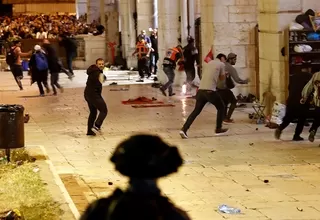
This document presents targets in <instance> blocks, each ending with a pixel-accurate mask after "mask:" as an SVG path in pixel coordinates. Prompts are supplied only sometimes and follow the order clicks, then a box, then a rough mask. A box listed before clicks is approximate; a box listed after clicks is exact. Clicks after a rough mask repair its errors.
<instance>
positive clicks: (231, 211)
mask: <svg viewBox="0 0 320 220" xmlns="http://www.w3.org/2000/svg"><path fill="white" fill-rule="evenodd" d="M218 209H219V211H220V212H221V213H226V214H239V213H241V210H240V209H237V208H233V207H230V206H228V205H220V206H219V207H218Z"/></svg>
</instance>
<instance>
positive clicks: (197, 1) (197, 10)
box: [193, 0, 201, 19]
mask: <svg viewBox="0 0 320 220" xmlns="http://www.w3.org/2000/svg"><path fill="white" fill-rule="evenodd" d="M193 4H194V16H195V19H197V18H199V17H200V16H201V0H194V3H193Z"/></svg>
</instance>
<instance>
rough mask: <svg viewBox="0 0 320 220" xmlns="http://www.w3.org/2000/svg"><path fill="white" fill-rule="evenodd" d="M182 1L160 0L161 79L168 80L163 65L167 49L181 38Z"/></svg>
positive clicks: (159, 45)
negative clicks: (180, 17)
mask: <svg viewBox="0 0 320 220" xmlns="http://www.w3.org/2000/svg"><path fill="white" fill-rule="evenodd" d="M179 16H180V1H178V0H175V1H173V0H160V1H158V22H159V27H158V47H159V62H158V67H159V68H158V69H159V71H158V78H159V80H160V81H166V80H167V79H166V77H165V76H164V74H163V71H162V68H161V65H162V62H163V58H164V55H165V52H166V51H167V49H169V48H171V47H175V46H177V45H178V38H180V22H179Z"/></svg>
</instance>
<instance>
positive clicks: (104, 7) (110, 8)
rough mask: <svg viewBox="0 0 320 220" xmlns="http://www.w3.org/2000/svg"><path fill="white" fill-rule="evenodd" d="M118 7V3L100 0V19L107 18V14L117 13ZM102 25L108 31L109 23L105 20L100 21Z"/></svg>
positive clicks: (112, 0)
mask: <svg viewBox="0 0 320 220" xmlns="http://www.w3.org/2000/svg"><path fill="white" fill-rule="evenodd" d="M117 11H118V7H117V3H116V2H115V1H114V0H100V17H101V18H105V16H106V13H109V12H117ZM100 24H101V25H103V26H104V27H105V28H106V29H107V28H108V27H107V23H106V20H105V19H101V20H100Z"/></svg>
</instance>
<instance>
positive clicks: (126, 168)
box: [110, 134, 183, 179]
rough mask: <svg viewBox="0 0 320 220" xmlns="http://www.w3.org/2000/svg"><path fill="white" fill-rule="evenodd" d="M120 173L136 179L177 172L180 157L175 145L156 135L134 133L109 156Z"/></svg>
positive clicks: (180, 160)
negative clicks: (170, 144)
mask: <svg viewBox="0 0 320 220" xmlns="http://www.w3.org/2000/svg"><path fill="white" fill-rule="evenodd" d="M110 160H111V162H112V163H114V164H115V169H116V170H117V171H119V172H120V173H121V174H122V175H124V176H127V177H130V178H138V179H156V178H160V177H163V176H167V175H169V174H171V173H174V172H177V170H178V168H179V167H180V166H181V165H182V162H183V161H182V158H181V156H180V153H179V151H178V149H177V147H174V146H169V145H168V144H166V143H165V142H163V140H162V139H161V138H160V137H158V136H153V135H146V134H140V135H134V136H131V137H130V138H128V139H126V140H124V141H123V142H121V143H120V144H119V145H118V146H117V148H116V149H115V151H114V153H113V155H112V156H111V158H110Z"/></svg>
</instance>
